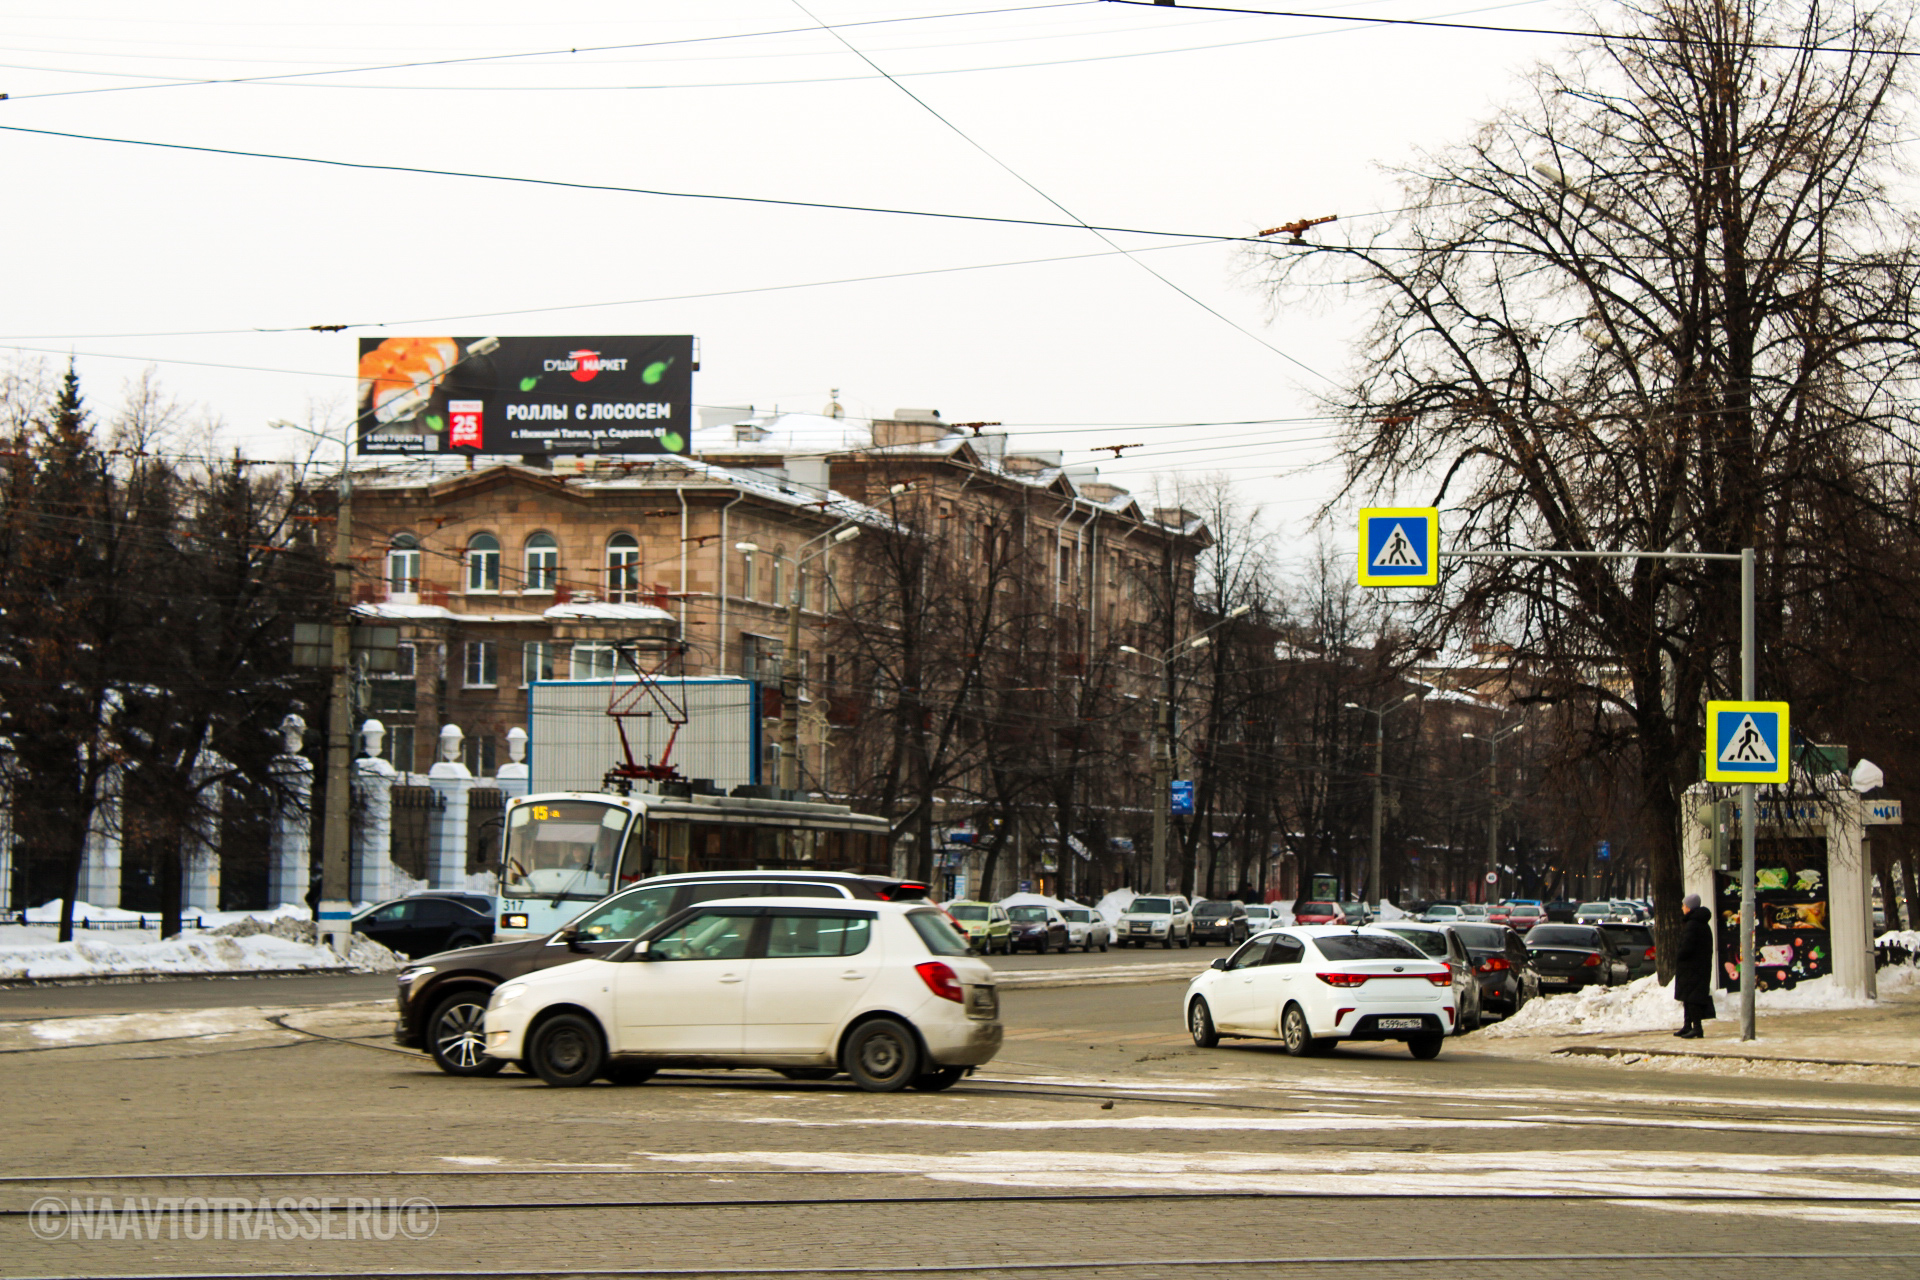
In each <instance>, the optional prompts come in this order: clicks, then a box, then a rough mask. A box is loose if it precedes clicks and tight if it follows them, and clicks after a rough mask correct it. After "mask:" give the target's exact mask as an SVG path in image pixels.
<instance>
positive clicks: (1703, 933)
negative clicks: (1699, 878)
mask: <svg viewBox="0 0 1920 1280" xmlns="http://www.w3.org/2000/svg"><path fill="white" fill-rule="evenodd" d="M1681 906H1682V908H1683V910H1684V914H1683V915H1682V916H1681V917H1680V949H1679V951H1678V952H1676V953H1675V954H1674V970H1673V998H1674V999H1675V1000H1678V1001H1679V1002H1680V1007H1681V1010H1682V1011H1683V1012H1684V1014H1685V1015H1686V1025H1684V1026H1682V1027H1681V1028H1680V1029H1679V1030H1678V1031H1676V1032H1674V1033H1673V1034H1675V1035H1676V1036H1679V1037H1680V1038H1681V1039H1682V1040H1698V1039H1700V1038H1701V1037H1702V1036H1704V1035H1706V1034H1707V1032H1706V1028H1704V1027H1702V1026H1701V1025H1700V1024H1701V1023H1702V1022H1704V1021H1706V1020H1707V1019H1708V1018H1711V1017H1713V913H1712V912H1711V911H1708V910H1707V909H1706V908H1705V907H1703V906H1701V905H1700V895H1699V894H1697V893H1690V894H1688V895H1687V899H1686V901H1685V902H1684V903H1682V904H1681Z"/></svg>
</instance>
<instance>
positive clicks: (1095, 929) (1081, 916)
mask: <svg viewBox="0 0 1920 1280" xmlns="http://www.w3.org/2000/svg"><path fill="white" fill-rule="evenodd" d="M1060 915H1061V917H1062V918H1064V919H1065V920H1066V922H1067V945H1068V946H1070V947H1071V946H1077V947H1079V948H1080V949H1081V950H1082V951H1091V950H1093V949H1094V948H1095V947H1099V948H1100V949H1101V950H1102V951H1105V950H1106V949H1107V943H1109V942H1111V941H1112V940H1113V931H1112V930H1111V929H1109V928H1108V927H1107V918H1106V917H1105V916H1103V915H1101V914H1100V913H1099V912H1098V911H1093V910H1090V909H1089V908H1087V907H1062V908H1060Z"/></svg>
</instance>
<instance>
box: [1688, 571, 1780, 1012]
mask: <svg viewBox="0 0 1920 1280" xmlns="http://www.w3.org/2000/svg"><path fill="white" fill-rule="evenodd" d="M1754 637H1755V631H1754V619H1753V548H1752V547H1743V548H1741V550H1740V700H1741V701H1742V702H1752V701H1753V699H1754V692H1753V689H1754V684H1755V672H1754V653H1755V650H1756V649H1757V648H1758V646H1757V645H1756V644H1755V643H1754ZM1782 736H1783V737H1784V735H1782ZM1707 749H1708V750H1712V749H1713V744H1712V743H1711V742H1709V743H1708V744H1707ZM1780 749H1781V750H1782V751H1785V750H1786V749H1787V744H1786V743H1785V742H1784V741H1783V742H1781V744H1780ZM1782 758H1783V759H1784V758H1785V757H1784V756H1783V757H1782ZM1754 794H1755V793H1754V787H1753V784H1752V783H1751V782H1743V783H1741V784H1740V1038H1741V1039H1742V1040H1751V1039H1753V1038H1754V1029H1753V988H1754V968H1753V925H1754V917H1755V916H1756V915H1758V914H1759V912H1757V911H1756V910H1755V909H1754V905H1753V898H1754V892H1755V890H1754V871H1753V858H1754V854H1753V837H1754V827H1755V825H1756V823H1757V821H1758V819H1759V816H1760V815H1759V814H1757V813H1755V812H1754ZM1716 967H1717V966H1716Z"/></svg>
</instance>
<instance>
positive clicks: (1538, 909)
mask: <svg viewBox="0 0 1920 1280" xmlns="http://www.w3.org/2000/svg"><path fill="white" fill-rule="evenodd" d="M1506 917H1507V919H1506V923H1508V924H1510V925H1512V926H1513V927H1514V928H1515V929H1516V930H1518V931H1519V932H1521V933H1525V932H1526V931H1527V930H1529V929H1531V928H1533V926H1535V925H1537V924H1545V923H1546V921H1547V907H1546V904H1545V903H1543V902H1541V901H1540V900H1539V899H1538V898H1514V899H1512V900H1510V901H1509V902H1508V903H1507V904H1506Z"/></svg>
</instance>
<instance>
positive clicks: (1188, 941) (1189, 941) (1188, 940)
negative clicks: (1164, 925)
mask: <svg viewBox="0 0 1920 1280" xmlns="http://www.w3.org/2000/svg"><path fill="white" fill-rule="evenodd" d="M1192 945H1193V935H1192V934H1191V933H1189V934H1188V935H1187V936H1186V937H1184V938H1182V939H1180V949H1181V950H1182V951H1185V950H1186V949H1187V948H1188V947H1190V946H1192Z"/></svg>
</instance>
